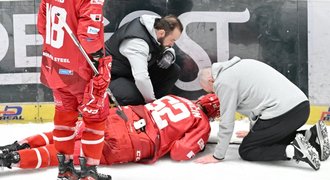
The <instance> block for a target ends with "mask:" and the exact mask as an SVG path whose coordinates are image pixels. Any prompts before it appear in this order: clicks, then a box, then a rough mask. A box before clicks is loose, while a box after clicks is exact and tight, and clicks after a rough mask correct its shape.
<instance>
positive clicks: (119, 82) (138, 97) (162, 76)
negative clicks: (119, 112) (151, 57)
mask: <svg viewBox="0 0 330 180" xmlns="http://www.w3.org/2000/svg"><path fill="white" fill-rule="evenodd" d="M180 71H181V68H180V66H178V65H177V64H175V63H174V64H173V65H171V66H170V67H169V68H168V69H162V68H159V67H158V66H157V65H156V64H154V65H152V66H151V67H149V69H148V72H149V76H150V80H151V83H152V85H153V88H154V92H155V96H156V98H157V99H158V98H161V97H163V96H165V95H168V94H169V93H171V90H172V88H173V86H174V84H175V82H176V81H177V80H178V79H179V75H180ZM110 90H111V91H112V93H113V95H114V96H115V97H116V99H117V101H118V103H119V104H120V105H140V104H145V101H144V98H143V96H142V94H141V93H140V91H139V90H138V88H137V87H136V85H135V81H134V78H127V77H118V76H116V75H113V77H112V78H111V83H110Z"/></svg>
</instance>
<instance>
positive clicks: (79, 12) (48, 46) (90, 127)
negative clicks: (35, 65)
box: [37, 0, 111, 179]
mask: <svg viewBox="0 0 330 180" xmlns="http://www.w3.org/2000/svg"><path fill="white" fill-rule="evenodd" d="M103 3H104V0H42V1H41V2H40V7H39V12H38V22H37V27H38V32H39V33H40V34H41V35H42V37H43V39H44V44H43V49H42V65H41V78H40V80H41V82H42V83H43V84H44V85H46V86H47V87H49V88H50V89H52V91H53V96H54V102H55V116H54V125H55V126H54V131H53V136H54V139H53V140H54V146H55V148H56V150H57V151H58V152H59V154H58V161H59V174H58V179H77V178H78V175H77V174H76V173H75V170H74V167H73V164H72V159H73V153H74V142H75V139H74V138H75V134H74V132H75V131H74V127H75V124H76V122H77V120H78V114H79V113H78V109H80V112H81V113H82V114H83V121H84V124H85V126H86V128H85V131H84V132H82V137H81V142H82V147H81V148H82V157H81V161H82V163H81V166H85V165H86V167H81V169H82V170H86V171H82V172H81V177H80V178H81V179H87V178H89V179H111V177H110V176H105V177H103V176H102V177H99V174H97V171H96V166H97V165H98V164H99V163H100V158H101V155H102V148H103V139H104V129H105V120H106V118H107V115H108V112H109V107H108V104H109V103H108V98H101V97H103V96H104V95H105V89H104V86H106V87H108V84H109V83H110V75H107V76H108V77H109V78H108V79H107V80H106V81H104V80H105V79H103V76H102V75H100V76H94V77H93V71H92V69H91V67H90V66H89V64H88V63H87V61H86V60H85V58H84V56H83V55H82V53H81V52H80V51H79V49H78V48H77V46H76V44H75V43H74V41H73V40H72V39H71V37H70V35H69V34H68V33H67V32H66V30H65V29H64V24H63V22H65V23H66V24H67V25H68V26H69V28H70V29H71V30H72V32H73V34H74V35H75V36H76V37H77V39H78V41H79V42H80V44H81V46H82V47H83V49H84V50H85V51H86V52H87V54H88V55H89V56H90V57H91V58H92V59H93V60H94V61H98V60H99V63H100V64H104V66H103V68H104V67H105V68H104V70H105V71H104V73H105V74H109V70H110V68H107V66H109V64H110V62H111V58H110V57H106V58H103V54H104V53H103V51H104V45H103V43H104V37H103V16H102V7H103ZM59 18H61V20H62V21H63V22H62V21H60V19H59ZM96 64H97V63H96ZM99 71H101V70H100V68H99ZM100 77H101V78H100ZM86 85H87V87H86ZM85 87H86V88H85ZM84 91H85V92H86V93H85V94H88V93H90V94H92V96H88V95H86V96H84ZM97 96H100V98H98V97H97ZM94 97H96V98H98V100H101V101H95V98H94Z"/></svg>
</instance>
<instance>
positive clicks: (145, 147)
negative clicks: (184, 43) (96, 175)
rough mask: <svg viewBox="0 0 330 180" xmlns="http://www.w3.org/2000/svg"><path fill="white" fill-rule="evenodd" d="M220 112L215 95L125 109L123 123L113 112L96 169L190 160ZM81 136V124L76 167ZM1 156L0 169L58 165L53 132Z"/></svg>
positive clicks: (173, 98)
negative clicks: (211, 121)
mask: <svg viewBox="0 0 330 180" xmlns="http://www.w3.org/2000/svg"><path fill="white" fill-rule="evenodd" d="M219 106H220V103H219V100H218V98H217V97H216V96H215V95H214V94H208V95H205V96H203V97H202V98H200V99H199V100H197V101H196V102H192V101H190V100H187V99H185V98H182V97H178V96H174V95H167V96H164V97H162V98H161V99H158V100H155V101H154V102H152V103H148V104H146V105H139V106H124V107H123V108H122V109H123V111H124V113H125V114H126V115H127V117H128V120H127V121H125V120H123V119H122V118H121V117H120V116H119V115H118V114H116V108H113V109H110V114H109V115H108V118H107V121H106V130H105V136H104V137H105V138H104V146H103V152H102V157H101V162H100V164H103V165H111V164H115V163H125V162H139V163H153V162H155V161H156V160H157V159H159V158H161V157H162V156H164V155H165V154H167V153H169V154H170V157H171V158H172V159H173V160H176V161H181V160H188V159H191V158H192V157H194V156H195V154H197V153H198V152H200V151H202V150H203V149H204V147H205V144H206V143H207V141H208V138H209V135H210V123H209V118H215V117H217V116H219V114H220V111H219ZM83 130H84V124H83V123H82V122H79V123H78V124H77V127H76V134H77V135H76V137H75V151H74V158H73V159H74V162H73V163H74V164H75V165H78V164H79V161H78V157H79V154H80V146H81V133H82V132H83ZM0 150H1V151H2V153H1V154H0V166H5V167H8V168H11V167H12V166H15V167H19V168H45V167H50V166H57V164H58V161H57V159H56V158H57V152H56V149H55V147H54V144H53V134H52V132H47V133H41V134H38V135H35V136H31V137H27V138H25V139H24V140H22V141H19V142H17V141H16V142H14V143H13V144H10V145H7V146H2V147H0Z"/></svg>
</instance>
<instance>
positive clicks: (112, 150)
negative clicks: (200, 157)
mask: <svg viewBox="0 0 330 180" xmlns="http://www.w3.org/2000/svg"><path fill="white" fill-rule="evenodd" d="M123 110H124V112H125V114H126V115H127V117H128V119H129V120H128V121H127V122H125V121H124V120H122V119H121V118H120V117H119V116H118V115H117V114H116V113H114V110H113V112H112V113H110V114H112V115H111V116H110V118H109V119H108V125H107V128H106V133H105V134H106V135H105V144H104V148H103V158H102V159H103V160H105V161H106V162H107V164H113V163H123V162H131V161H135V162H136V161H138V162H145V163H152V162H154V161H156V160H157V159H159V158H160V157H162V156H164V155H165V154H167V153H170V157H171V158H172V159H173V160H178V161H179V160H188V159H190V158H192V157H194V155H195V154H196V153H198V152H200V151H201V150H202V149H203V148H204V146H205V145H206V143H207V140H208V138H209V134H210V130H211V128H210V124H209V119H208V117H207V116H206V115H205V114H204V113H203V112H202V111H201V110H200V109H199V108H198V107H197V106H196V105H195V104H194V103H192V102H191V101H189V100H187V99H184V98H181V97H177V96H164V97H163V98H161V99H158V100H156V101H154V102H153V103H149V104H146V105H145V106H126V107H124V108H123ZM141 118H143V119H144V121H145V124H146V125H145V127H144V128H143V129H136V126H135V125H134V123H137V124H139V121H141ZM125 124H126V127H125ZM142 124H143V123H142ZM140 160H141V161H140Z"/></svg>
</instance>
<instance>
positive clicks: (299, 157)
mask: <svg viewBox="0 0 330 180" xmlns="http://www.w3.org/2000/svg"><path fill="white" fill-rule="evenodd" d="M291 145H292V146H293V147H294V156H293V159H295V160H296V161H297V162H299V161H304V162H306V163H308V164H309V165H310V166H311V167H312V168H313V169H314V170H318V169H320V166H321V164H320V159H319V155H318V153H317V151H316V149H315V148H314V147H313V146H312V145H310V144H309V142H308V141H307V140H306V138H305V137H304V136H303V135H302V134H297V135H296V138H295V140H293V141H292V143H291Z"/></svg>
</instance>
